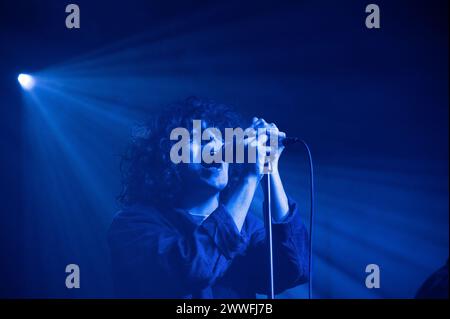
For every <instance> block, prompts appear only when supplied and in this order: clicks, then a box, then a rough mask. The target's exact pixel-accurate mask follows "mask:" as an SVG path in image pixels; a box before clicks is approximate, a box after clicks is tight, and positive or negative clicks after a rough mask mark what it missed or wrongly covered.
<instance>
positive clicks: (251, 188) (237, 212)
mask: <svg viewBox="0 0 450 319" xmlns="http://www.w3.org/2000/svg"><path fill="white" fill-rule="evenodd" d="M258 183H259V181H258V177H257V176H251V177H246V178H243V179H242V180H241V181H240V182H239V183H238V184H237V185H236V186H235V188H234V189H233V191H232V193H231V195H230V196H229V197H228V199H227V200H226V201H225V203H224V206H225V208H226V209H227V211H228V212H229V214H230V215H231V217H232V218H233V220H234V222H235V224H236V227H237V228H238V230H239V231H241V229H242V226H243V225H244V221H245V218H246V216H247V212H248V210H249V208H250V205H251V203H252V200H253V196H254V195H255V191H256V188H257V186H258Z"/></svg>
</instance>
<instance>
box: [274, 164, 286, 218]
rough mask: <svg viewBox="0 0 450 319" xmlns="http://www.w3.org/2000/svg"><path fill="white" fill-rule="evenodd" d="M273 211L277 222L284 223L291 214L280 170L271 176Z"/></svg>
mask: <svg viewBox="0 0 450 319" xmlns="http://www.w3.org/2000/svg"><path fill="white" fill-rule="evenodd" d="M270 190H271V210H272V218H273V220H274V221H275V222H281V221H283V220H284V219H285V218H286V216H287V215H288V213H289V203H288V198H287V195H286V192H285V191H284V187H283V183H282V182H281V178H280V174H279V172H278V170H276V171H274V172H272V173H271V175H270Z"/></svg>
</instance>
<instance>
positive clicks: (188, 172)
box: [181, 121, 229, 192]
mask: <svg viewBox="0 0 450 319" xmlns="http://www.w3.org/2000/svg"><path fill="white" fill-rule="evenodd" d="M206 128H207V124H206V122H204V121H202V129H206ZM192 133H193V135H195V134H197V133H198V134H202V132H196V128H194V129H193V132H192ZM222 146H223V140H222V137H221V134H220V132H214V130H204V131H203V138H202V139H201V141H199V140H196V139H191V142H190V156H191V159H193V158H202V161H201V163H187V164H182V167H181V177H182V181H183V182H184V184H185V186H186V187H193V188H195V189H196V190H198V191H202V190H205V191H206V190H210V191H217V192H220V191H221V190H223V189H224V188H225V187H226V186H227V184H228V166H229V164H228V163H225V162H223V161H220V162H219V163H214V162H213V163H211V164H207V163H205V162H204V161H203V156H202V153H203V152H204V151H205V150H206V151H209V152H210V154H211V155H213V154H216V153H218V152H221V150H222ZM203 155H204V153H203Z"/></svg>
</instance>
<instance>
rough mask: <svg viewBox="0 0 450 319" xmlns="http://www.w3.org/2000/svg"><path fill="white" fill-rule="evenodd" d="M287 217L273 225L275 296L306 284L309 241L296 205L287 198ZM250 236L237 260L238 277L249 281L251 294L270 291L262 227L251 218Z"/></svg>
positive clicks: (266, 249) (254, 218) (259, 222)
mask: <svg viewBox="0 0 450 319" xmlns="http://www.w3.org/2000/svg"><path fill="white" fill-rule="evenodd" d="M288 202H289V213H288V216H287V217H286V218H285V219H284V220H283V221H282V222H274V221H273V222H272V234H273V261H274V283H275V287H274V288H275V293H281V292H283V291H284V290H286V289H289V288H292V287H295V286H298V285H300V284H303V283H305V282H307V281H308V280H309V268H308V266H309V248H308V247H309V244H308V243H309V238H308V232H307V229H306V227H305V225H304V224H303V222H302V220H301V217H300V214H299V212H298V208H297V204H296V203H295V202H294V201H293V200H292V199H291V198H290V197H288ZM247 228H248V232H249V233H251V238H250V243H249V248H248V250H247V252H246V254H245V256H243V257H242V258H239V261H238V262H239V264H240V265H239V276H240V277H243V278H245V279H246V280H248V282H249V285H251V287H252V290H253V291H254V292H256V293H259V294H267V292H268V290H269V266H268V246H267V241H266V236H265V229H264V226H263V223H262V222H261V221H259V220H256V217H253V221H252V222H251V223H249V225H247Z"/></svg>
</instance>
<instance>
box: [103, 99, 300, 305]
mask: <svg viewBox="0 0 450 319" xmlns="http://www.w3.org/2000/svg"><path fill="white" fill-rule="evenodd" d="M193 120H201V121H202V122H201V123H202V126H203V128H205V127H214V128H217V129H218V130H220V132H224V130H225V128H235V127H240V122H241V121H240V119H239V117H238V116H237V114H236V113H235V112H234V111H233V110H232V109H231V108H230V107H228V106H226V105H223V104H218V103H215V102H213V101H209V100H202V99H199V98H188V99H186V100H185V101H182V102H180V103H176V104H174V105H171V106H170V107H168V108H167V109H166V110H164V111H163V112H162V113H161V114H160V115H159V116H158V117H155V118H153V119H152V120H151V121H149V122H148V123H146V124H145V125H143V126H141V127H139V128H138V129H136V130H135V132H134V134H133V139H132V141H131V144H130V147H129V149H128V151H127V153H126V154H125V156H124V158H123V165H122V173H123V190H122V193H121V195H120V197H119V199H120V202H121V204H122V206H123V208H122V210H121V211H120V212H119V213H118V214H117V215H116V216H115V218H114V220H113V222H112V225H111V227H110V230H109V235H108V241H109V246H110V250H111V258H112V266H113V276H114V284H115V289H116V292H117V296H118V297H134V298H255V297H256V294H257V293H258V294H267V291H268V282H269V280H268V278H269V267H268V263H267V257H266V256H267V247H266V243H265V231H264V227H263V224H262V222H261V221H260V220H259V218H257V217H256V216H253V215H252V214H248V211H249V207H250V204H251V202H252V199H253V197H254V194H255V191H256V190H257V187H258V184H259V182H260V180H261V178H262V176H263V169H264V160H262V159H263V158H264V156H265V155H266V152H267V151H269V150H268V148H269V146H267V145H266V144H264V143H260V141H263V142H264V141H266V140H267V138H265V139H259V138H258V139H257V140H256V139H255V138H253V139H252V138H251V137H248V138H246V139H245V140H244V144H245V148H246V150H249V149H251V148H256V149H257V154H258V155H257V157H258V158H257V160H256V161H255V162H254V163H252V162H251V161H247V162H245V163H242V164H237V163H227V162H225V161H222V162H220V163H211V164H207V163H205V161H203V160H202V161H200V162H195V161H194V162H189V163H178V164H176V163H174V162H173V161H172V160H171V157H170V151H171V147H172V146H173V145H174V144H175V143H176V141H173V140H172V139H171V138H170V134H171V131H172V130H173V129H174V128H179V127H184V128H186V129H188V130H189V131H190V132H192V133H195V132H193V130H195V127H194V126H193V124H192V123H193ZM251 128H254V129H258V131H259V132H260V131H261V129H263V130H264V131H265V132H267V133H266V134H270V136H271V137H272V136H279V137H284V136H285V134H284V133H283V132H280V131H279V130H278V128H277V127H276V126H275V125H274V124H268V123H267V122H266V121H265V120H264V119H259V118H254V119H253V122H252V124H251ZM191 136H192V135H191ZM222 136H224V135H222ZM259 137H261V136H259ZM223 143H224V141H223V140H222V138H221V135H220V134H210V136H209V138H208V139H207V140H202V141H200V142H199V141H198V140H197V141H196V140H195V139H193V138H192V139H191V140H190V145H189V146H190V147H189V150H190V158H196V157H197V158H198V155H199V154H201V152H202V150H203V149H204V148H205V147H208V148H209V149H211V150H212V152H213V153H214V152H219V151H220V150H221V149H222V148H223ZM271 151H272V155H273V156H272V158H271V163H270V165H271V174H272V175H271V177H272V178H271V196H272V197H271V203H272V206H271V209H272V218H273V226H272V227H273V230H272V231H273V251H274V282H275V293H280V292H282V291H284V290H286V289H288V288H292V287H295V286H297V285H299V284H302V283H305V282H306V281H307V280H308V258H309V256H308V236H307V231H306V229H305V227H304V225H303V223H302V222H301V220H300V215H299V213H298V211H297V204H296V203H295V202H294V201H293V200H292V199H291V198H289V197H288V196H287V195H286V193H285V191H284V188H283V184H282V181H281V178H280V175H279V171H278V162H279V158H280V155H281V153H282V151H283V147H282V145H281V144H280V145H279V147H277V148H276V149H271Z"/></svg>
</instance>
